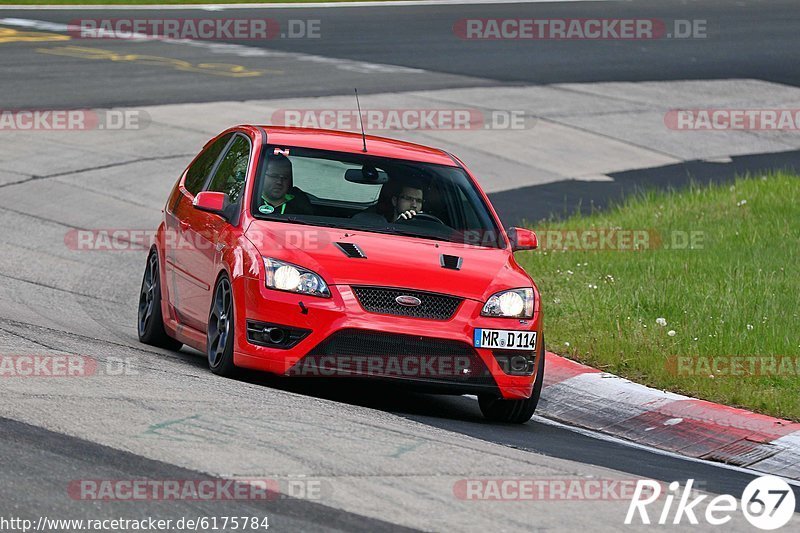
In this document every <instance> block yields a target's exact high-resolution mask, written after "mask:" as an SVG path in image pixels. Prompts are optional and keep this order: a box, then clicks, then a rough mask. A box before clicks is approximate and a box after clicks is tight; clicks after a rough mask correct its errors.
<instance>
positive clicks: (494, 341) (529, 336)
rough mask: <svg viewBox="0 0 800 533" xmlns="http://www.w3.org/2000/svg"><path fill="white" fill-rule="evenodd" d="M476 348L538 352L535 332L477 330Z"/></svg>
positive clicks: (474, 338)
mask: <svg viewBox="0 0 800 533" xmlns="http://www.w3.org/2000/svg"><path fill="white" fill-rule="evenodd" d="M473 340H474V342H473V345H474V346H475V347H476V348H499V349H501V350H536V332H535V331H512V330H506V329H476V330H475V336H474V337H473Z"/></svg>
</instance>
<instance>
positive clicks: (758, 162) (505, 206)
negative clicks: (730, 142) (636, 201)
mask: <svg viewBox="0 0 800 533" xmlns="http://www.w3.org/2000/svg"><path fill="white" fill-rule="evenodd" d="M779 170H787V171H794V172H798V171H800V150H792V151H787V152H779V153H770V154H755V155H745V156H734V157H731V158H730V161H728V162H710V161H699V160H696V161H686V162H683V163H678V164H674V165H667V166H663V167H655V168H647V169H641V170H630V171H625V172H614V173H610V174H608V176H609V177H610V178H613V179H612V180H610V181H579V180H565V181H557V182H554V183H546V184H543V185H532V186H530V187H521V188H518V189H512V190H509V191H502V192H496V193H492V194H489V199H490V200H491V202H492V205H493V206H494V208H495V210H496V211H497V213H498V214H499V215H500V218H501V219H502V221H503V224H504V225H505V226H513V225H533V226H534V228H535V223H536V222H537V221H542V220H558V219H563V218H566V217H568V216H570V215H572V214H574V213H576V212H580V213H582V214H588V213H591V212H592V210H596V209H603V208H607V207H608V206H610V205H613V204H615V203H618V202H620V201H621V200H623V199H624V198H625V197H627V196H630V195H633V194H637V193H641V192H643V191H648V190H661V191H664V190H670V189H680V188H684V187H687V186H688V185H689V184H691V183H696V184H698V185H708V184H712V183H715V184H720V183H732V182H733V181H734V180H735V179H736V177H737V176H743V175H746V174H749V175H752V176H760V175H763V174H766V173H769V172H773V171H779Z"/></svg>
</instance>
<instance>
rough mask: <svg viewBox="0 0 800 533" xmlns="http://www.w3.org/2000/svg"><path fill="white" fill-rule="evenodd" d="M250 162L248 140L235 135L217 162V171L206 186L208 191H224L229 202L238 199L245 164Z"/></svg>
mask: <svg viewBox="0 0 800 533" xmlns="http://www.w3.org/2000/svg"><path fill="white" fill-rule="evenodd" d="M249 162H250V141H249V140H248V139H246V138H245V137H243V136H241V135H237V136H236V138H234V139H233V142H232V143H231V147H230V148H228V152H227V153H226V154H225V157H223V158H222V161H220V162H219V166H218V167H217V171H216V172H215V173H214V177H213V178H212V180H211V183H210V184H209V186H208V189H207V190H209V191H213V192H224V193H225V194H227V195H228V198H230V201H231V203H236V202H237V201H239V196H240V195H241V194H242V189H243V188H244V180H245V176H246V175H247V164H248V163H249Z"/></svg>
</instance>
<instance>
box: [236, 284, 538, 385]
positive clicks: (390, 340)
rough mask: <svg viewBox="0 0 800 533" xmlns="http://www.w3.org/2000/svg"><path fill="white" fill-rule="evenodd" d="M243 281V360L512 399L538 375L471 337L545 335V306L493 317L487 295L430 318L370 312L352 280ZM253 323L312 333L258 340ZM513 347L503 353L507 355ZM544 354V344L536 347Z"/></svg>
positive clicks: (294, 372) (239, 342) (292, 371)
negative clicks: (293, 286) (306, 284)
mask: <svg viewBox="0 0 800 533" xmlns="http://www.w3.org/2000/svg"><path fill="white" fill-rule="evenodd" d="M237 281H238V283H236V284H235V286H234V292H235V298H234V302H235V305H236V316H237V320H236V326H237V327H236V343H235V347H234V362H235V364H236V365H237V366H241V367H245V368H251V369H256V370H262V371H267V372H272V373H275V374H280V375H290V376H310V377H357V376H360V377H365V376H366V377H370V378H376V379H391V380H393V381H398V382H402V383H405V384H408V385H414V386H418V387H422V388H424V389H429V390H434V391H441V392H447V393H458V394H468V393H475V394H477V393H493V394H498V395H500V396H502V397H503V398H506V399H522V398H527V397H529V396H530V395H531V392H532V388H533V383H534V380H535V377H536V376H535V375H534V374H531V375H511V374H509V373H507V372H506V371H504V369H503V368H502V367H501V365H500V364H499V363H498V359H497V358H496V357H495V354H493V353H492V350H489V349H483V348H474V347H473V346H472V339H473V332H474V330H475V329H476V328H487V329H509V330H521V331H538V332H539V335H538V338H539V339H541V338H542V337H541V327H540V323H541V318H540V313H539V309H538V308H537V309H535V312H534V317H533V318H532V319H529V320H519V319H511V318H487V317H482V316H480V311H481V308H482V306H483V303H482V302H478V301H475V300H469V299H465V300H463V302H462V303H461V304H460V306H459V307H458V309H457V311H456V312H455V314H454V315H453V316H452V317H451V318H450V319H448V320H431V319H427V318H414V317H406V316H396V315H385V314H378V313H373V312H368V311H365V310H364V308H363V307H362V306H361V304H360V303H359V301H358V299H357V298H356V295H355V294H354V292H353V289H352V288H351V287H350V286H348V285H333V286H331V287H330V290H331V297H330V298H317V297H313V296H306V295H301V294H295V293H289V292H282V291H276V290H271V289H267V288H266V287H265V286H264V284H263V281H261V280H258V279H254V278H247V277H245V278H239V279H238V280H237ZM236 285H238V287H237V286H236ZM301 304H302V305H301ZM246 322H251V323H252V322H262V323H269V324H277V325H283V326H287V327H290V328H294V329H296V330H303V331H305V332H306V333H305V334H304V335H303V337H302V339H300V340H299V341H298V342H296V343H293V344H291V346H290V347H268V346H263V345H259V344H256V343H253V342H251V341H252V336H251V339H250V341H249V340H248V336H247V331H246V327H245V323H246ZM539 342H540V341H539ZM509 353H510V352H503V353H499V354H497V355H500V356H501V357H500V360H501V361H502V360H503V357H502V355H504V354H505V355H508V354H509ZM520 353H521V352H514V355H517V354H520ZM537 353H538V354H543V353H544V351H543V350H540V349H538V346H537ZM529 356H530V357H531V358H533V357H534V354H533V353H531V354H529ZM537 356H538V355H537ZM537 362H538V361H537ZM532 368H537V365H532Z"/></svg>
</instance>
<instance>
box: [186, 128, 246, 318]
mask: <svg viewBox="0 0 800 533" xmlns="http://www.w3.org/2000/svg"><path fill="white" fill-rule="evenodd" d="M251 152H252V147H251V143H250V139H249V138H248V137H247V136H245V135H243V134H241V133H236V134H234V136H233V137H232V138H231V140H230V142H229V143H228V146H227V147H226V149H225V153H224V155H223V156H222V157H221V159H220V160H219V161H218V163H217V164H216V165H215V166H214V168H213V170H212V172H211V176H210V178H209V179H208V181H207V184H206V186H205V187H204V188H203V190H204V191H212V192H221V193H225V194H226V195H228V200H229V202H230V203H231V204H234V205H236V204H239V203H240V202H241V201H242V194H243V192H244V183H245V177H246V175H247V169H248V165H249V163H250V155H251ZM184 219H185V220H188V221H189V223H188V224H187V225H185V226H186V227H185V228H184V230H183V236H184V238H185V240H186V241H188V243H189V245H187V246H184V247H181V248H179V249H178V250H177V254H178V257H179V258H180V263H181V264H182V265H184V269H185V270H186V272H185V274H184V276H188V277H190V278H191V280H192V282H193V283H192V291H193V292H192V295H191V297H190V298H188V299H186V300H185V301H184V305H183V306H182V308H181V312H182V314H183V315H184V317H185V320H186V324H187V325H189V326H190V327H192V328H195V329H198V330H200V331H205V329H206V327H207V322H208V312H209V309H210V306H211V297H212V294H211V293H212V291H213V288H214V283H215V282H216V277H217V274H218V269H217V258H218V257H219V256H220V255H221V252H222V251H223V250H224V247H225V241H224V239H223V238H221V237H222V236H223V233H224V232H226V231H228V230H229V229H230V228H231V225H230V223H229V222H228V221H227V220H225V219H224V218H223V217H222V216H220V215H217V214H214V213H208V212H205V211H200V210H198V209H194V207H193V206H188V207H187V208H186V211H185V216H184Z"/></svg>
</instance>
